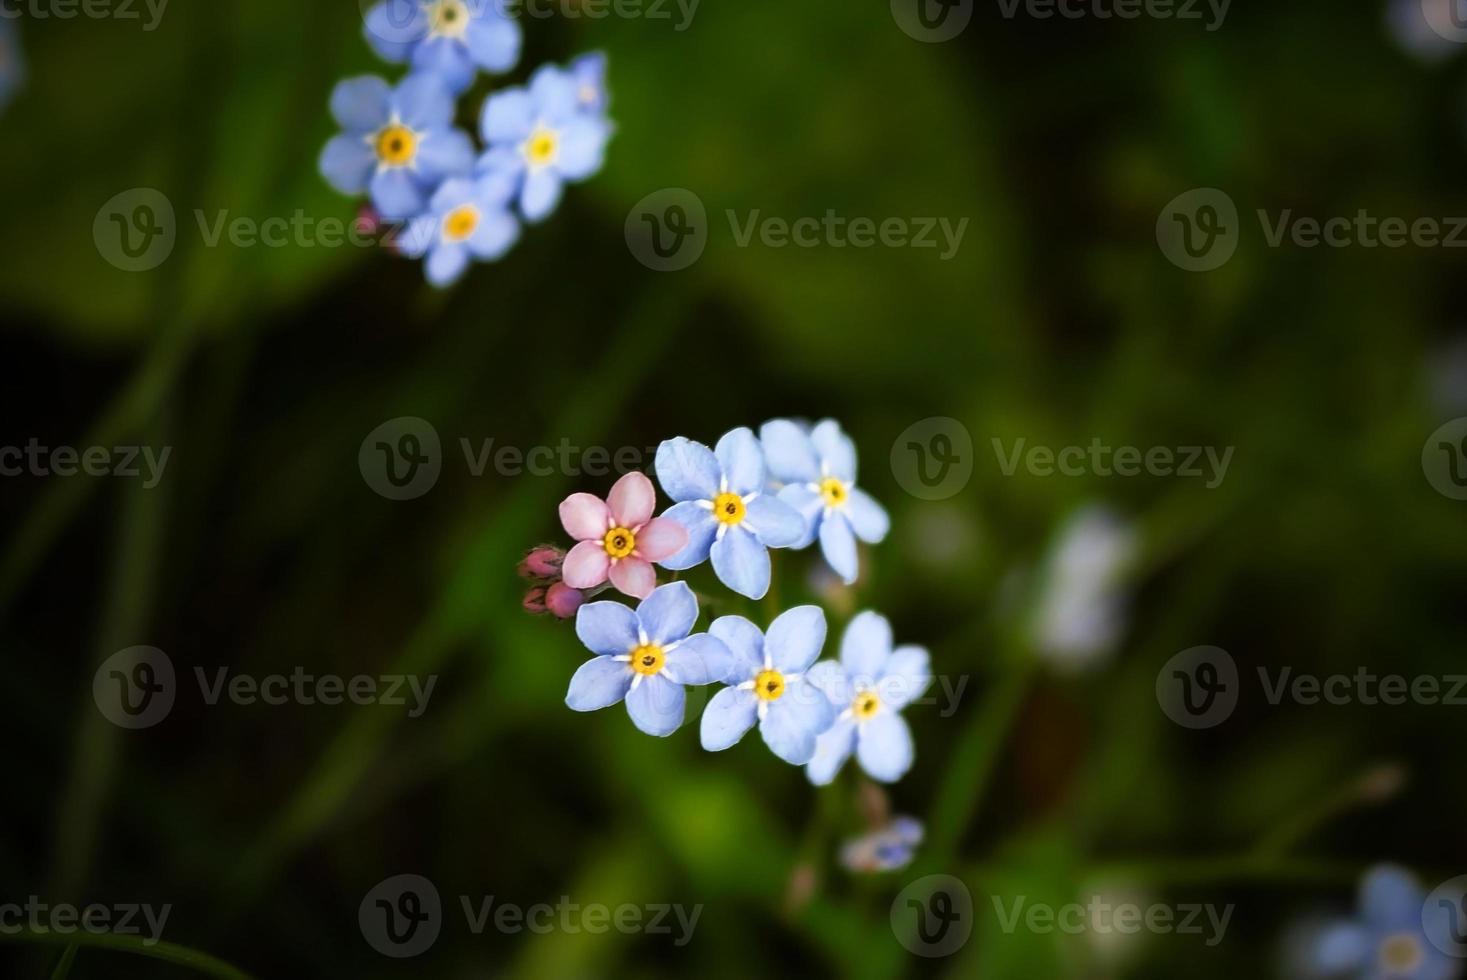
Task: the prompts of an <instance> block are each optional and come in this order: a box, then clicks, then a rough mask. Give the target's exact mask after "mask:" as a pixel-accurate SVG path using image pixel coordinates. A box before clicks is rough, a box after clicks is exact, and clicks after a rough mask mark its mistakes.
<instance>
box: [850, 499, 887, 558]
mask: <svg viewBox="0 0 1467 980" xmlns="http://www.w3.org/2000/svg"><path fill="white" fill-rule="evenodd" d="M846 490H847V493H848V494H849V496H848V497H847V498H846V504H845V515H846V520H848V521H850V522H851V530H852V531H855V532H856V537H858V538H860V539H861V540H862V541H865V542H866V543H867V544H880V543H881V540H882V539H883V538H885V537H886V532H887V531H889V530H891V519H890V518H888V517H887V516H886V509H885V508H883V507H882V506H881V505H880V504H878V503H877V502H876V501H875V500H873V499H871V495H870V494H868V493H867V492H866V491H864V490H862V489H860V488H859V487H847V488H846Z"/></svg>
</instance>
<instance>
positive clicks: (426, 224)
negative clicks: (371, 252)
mask: <svg viewBox="0 0 1467 980" xmlns="http://www.w3.org/2000/svg"><path fill="white" fill-rule="evenodd" d="M513 196H514V186H513V185H512V184H511V183H510V182H509V180H507V179H506V178H504V177H503V176H500V175H495V174H490V175H487V176H484V177H480V178H478V179H470V178H467V177H452V178H449V179H448V180H445V181H444V182H443V186H441V187H439V188H438V192H437V193H435V194H434V195H433V199H432V201H431V202H429V205H428V213H427V214H423V215H419V216H418V217H416V218H414V219H413V220H412V222H411V223H409V225H408V227H407V230H406V232H405V233H404V234H403V236H402V238H401V240H400V242H399V244H400V245H401V246H402V251H403V254H405V255H407V256H409V257H411V258H415V259H416V258H421V257H422V256H424V255H427V257H428V261H427V262H426V263H425V265H424V269H425V271H426V273H427V276H428V281H429V282H431V283H432V284H433V285H435V286H447V285H450V284H452V283H453V282H455V281H456V280H457V279H458V278H459V277H460V276H462V275H463V274H464V270H466V269H467V268H468V267H469V262H470V260H471V259H477V260H478V261H480V262H492V261H494V260H495V259H498V258H500V257H502V256H503V255H504V254H505V253H506V252H508V251H509V250H510V249H511V248H512V247H513V246H514V243H515V242H516V241H518V240H519V236H520V223H519V221H518V220H517V219H516V218H515V216H514V215H513V214H511V213H510V212H509V202H510V199H511V198H512V197H513Z"/></svg>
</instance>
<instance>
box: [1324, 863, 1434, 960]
mask: <svg viewBox="0 0 1467 980" xmlns="http://www.w3.org/2000/svg"><path fill="white" fill-rule="evenodd" d="M1426 898H1427V895H1426V892H1424V891H1423V890H1422V889H1421V887H1420V885H1419V884H1418V883H1417V882H1416V879H1415V878H1413V877H1412V876H1411V875H1410V874H1409V873H1408V872H1406V871H1405V870H1404V869H1402V868H1398V867H1395V866H1393V865H1382V866H1380V867H1377V868H1373V869H1372V870H1371V871H1370V872H1369V874H1367V875H1366V876H1365V878H1364V880H1363V881H1362V882H1361V884H1360V898H1359V914H1358V916H1357V917H1356V918H1353V919H1347V920H1342V921H1339V922H1335V923H1333V924H1331V925H1329V926H1328V927H1326V928H1324V929H1321V930H1319V931H1317V932H1316V933H1315V934H1314V935H1313V937H1312V939H1311V940H1310V941H1309V942H1308V943H1307V945H1306V948H1305V949H1304V950H1302V951H1301V955H1300V962H1299V964H1298V966H1299V968H1300V969H1302V970H1305V971H1308V972H1309V973H1310V975H1312V976H1318V977H1349V978H1352V980H1453V978H1455V977H1458V976H1460V975H1461V972H1462V965H1463V961H1462V960H1460V959H1457V958H1455V957H1451V956H1448V955H1447V954H1446V953H1444V952H1442V950H1441V949H1439V948H1438V947H1437V945H1436V944H1435V943H1433V942H1432V936H1433V935H1434V936H1435V937H1436V940H1437V942H1441V943H1444V944H1448V945H1450V944H1452V942H1453V939H1454V937H1453V933H1452V929H1453V926H1455V925H1456V921H1455V918H1454V916H1455V915H1456V910H1455V909H1454V908H1452V907H1451V905H1450V904H1445V905H1436V906H1434V907H1433V906H1428V905H1427V904H1426Z"/></svg>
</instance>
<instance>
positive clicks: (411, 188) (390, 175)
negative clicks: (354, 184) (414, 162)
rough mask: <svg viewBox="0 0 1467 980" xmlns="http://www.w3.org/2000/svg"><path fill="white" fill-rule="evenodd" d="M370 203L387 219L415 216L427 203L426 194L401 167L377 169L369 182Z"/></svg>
mask: <svg viewBox="0 0 1467 980" xmlns="http://www.w3.org/2000/svg"><path fill="white" fill-rule="evenodd" d="M371 189H372V204H373V205H374V206H375V207H376V208H377V213H378V214H380V215H382V217H383V218H385V219H386V220H388V221H403V220H405V219H407V218H412V217H416V216H417V215H418V213H419V212H421V211H422V210H423V208H425V207H426V206H427V204H428V202H427V199H426V195H425V194H424V193H423V191H422V189H421V188H420V187H419V186H418V184H417V182H416V181H415V180H413V175H412V174H411V173H410V172H409V171H407V170H405V169H403V168H402V167H394V168H392V169H390V170H379V171H378V172H377V173H376V174H375V175H374V176H373V177H372V182H371Z"/></svg>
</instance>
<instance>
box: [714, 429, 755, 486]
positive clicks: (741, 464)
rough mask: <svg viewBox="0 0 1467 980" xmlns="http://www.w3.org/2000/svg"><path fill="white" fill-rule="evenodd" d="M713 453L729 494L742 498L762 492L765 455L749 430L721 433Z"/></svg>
mask: <svg viewBox="0 0 1467 980" xmlns="http://www.w3.org/2000/svg"><path fill="white" fill-rule="evenodd" d="M713 453H714V455H715V456H717V457H718V465H719V468H720V469H721V470H722V471H723V476H724V478H725V479H727V480H728V489H729V491H730V492H732V493H736V494H738V495H739V496H740V497H743V496H747V495H748V494H751V493H758V492H759V491H761V490H763V489H764V454H763V453H762V452H761V451H760V450H759V440H757V439H755V438H754V433H753V432H752V431H751V430H749V429H747V428H738V429H734V430H732V431H731V432H726V433H724V435H723V438H722V439H719V440H718V445H717V446H715V447H714V448H713Z"/></svg>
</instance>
